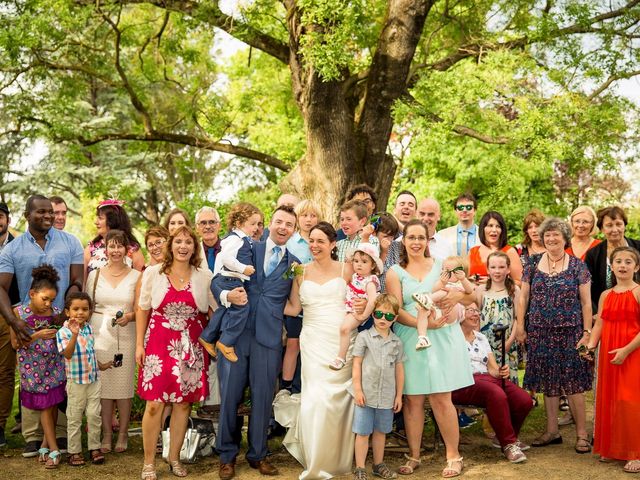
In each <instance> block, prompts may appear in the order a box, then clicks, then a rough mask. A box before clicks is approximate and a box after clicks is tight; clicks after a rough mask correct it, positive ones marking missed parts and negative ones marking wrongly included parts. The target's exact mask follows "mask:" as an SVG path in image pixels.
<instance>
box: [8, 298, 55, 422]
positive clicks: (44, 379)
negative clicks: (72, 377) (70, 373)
mask: <svg viewBox="0 0 640 480" xmlns="http://www.w3.org/2000/svg"><path fill="white" fill-rule="evenodd" d="M17 311H18V315H20V318H21V319H22V320H24V321H25V322H26V323H27V325H28V326H29V328H30V329H31V330H32V331H33V332H35V331H37V330H42V329H47V328H56V326H55V325H54V317H55V316H57V315H58V314H59V313H60V311H59V310H58V309H57V308H56V307H53V315H52V316H41V315H36V314H35V313H33V311H32V310H31V307H29V306H25V305H18V307H17ZM17 354H18V357H17V358H18V371H19V373H20V401H21V402H22V406H24V407H26V408H28V409H30V410H45V409H47V408H49V407H52V406H54V405H57V404H59V403H60V402H62V401H63V400H64V398H65V396H66V393H65V387H66V382H67V377H66V375H65V371H64V359H63V357H62V355H60V353H58V346H57V344H56V337H53V338H50V339H47V340H44V339H39V340H34V341H32V342H31V343H29V345H26V346H24V347H21V348H19V349H18V352H17Z"/></svg>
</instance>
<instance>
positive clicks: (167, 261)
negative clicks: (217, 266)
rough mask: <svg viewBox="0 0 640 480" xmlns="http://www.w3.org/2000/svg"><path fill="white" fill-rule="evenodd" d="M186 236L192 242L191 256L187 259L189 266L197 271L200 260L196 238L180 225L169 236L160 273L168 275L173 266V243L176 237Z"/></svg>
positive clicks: (185, 227) (190, 230) (189, 230)
mask: <svg viewBox="0 0 640 480" xmlns="http://www.w3.org/2000/svg"><path fill="white" fill-rule="evenodd" d="M183 234H187V235H188V236H190V237H191V240H193V255H191V258H190V259H189V265H191V266H192V267H195V268H196V269H198V268H199V267H200V262H201V261H202V259H201V258H200V247H199V245H198V237H197V236H196V234H195V232H194V231H193V230H192V229H190V228H189V227H187V226H185V225H182V226H180V227H178V228H176V229H175V231H174V232H173V233H172V234H171V235H170V236H169V240H168V241H167V247H166V250H165V252H164V261H163V262H162V268H161V269H160V271H161V272H162V273H166V274H169V273H170V271H171V266H172V265H173V241H174V240H175V239H176V237H178V236H180V235H183Z"/></svg>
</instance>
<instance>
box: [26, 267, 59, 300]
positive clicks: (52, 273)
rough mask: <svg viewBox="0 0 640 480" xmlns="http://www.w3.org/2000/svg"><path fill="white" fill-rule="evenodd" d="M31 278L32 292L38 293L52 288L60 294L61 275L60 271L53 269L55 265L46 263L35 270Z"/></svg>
mask: <svg viewBox="0 0 640 480" xmlns="http://www.w3.org/2000/svg"><path fill="white" fill-rule="evenodd" d="M31 278H33V280H32V281H31V288H30V290H34V291H36V292H37V291H38V290H42V289H43V288H51V289H53V290H55V291H56V293H58V282H59V281H60V275H58V271H57V270H56V269H55V268H54V267H53V265H49V264H48V263H44V264H42V265H40V266H39V267H36V268H34V269H33V270H32V271H31Z"/></svg>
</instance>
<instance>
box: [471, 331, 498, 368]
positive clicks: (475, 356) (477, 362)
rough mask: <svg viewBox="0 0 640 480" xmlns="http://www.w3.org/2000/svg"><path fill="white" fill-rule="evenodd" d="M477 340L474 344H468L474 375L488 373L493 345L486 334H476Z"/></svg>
mask: <svg viewBox="0 0 640 480" xmlns="http://www.w3.org/2000/svg"><path fill="white" fill-rule="evenodd" d="M474 333H475V335H476V338H475V339H474V340H473V342H467V350H468V351H469V359H470V360H471V371H472V373H474V374H476V373H488V372H489V370H488V369H487V363H488V362H489V355H490V354H491V353H492V352H491V345H489V340H487V337H485V336H484V334H482V333H480V332H474Z"/></svg>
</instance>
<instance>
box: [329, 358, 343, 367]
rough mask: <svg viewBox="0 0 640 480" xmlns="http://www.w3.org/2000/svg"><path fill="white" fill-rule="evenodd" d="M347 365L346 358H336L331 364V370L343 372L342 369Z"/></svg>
mask: <svg viewBox="0 0 640 480" xmlns="http://www.w3.org/2000/svg"><path fill="white" fill-rule="evenodd" d="M346 364H347V361H346V360H345V359H344V358H340V357H336V358H334V359H333V361H332V362H331V363H330V364H329V368H330V369H331V370H342V368H343V367H344V366H345V365H346Z"/></svg>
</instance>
